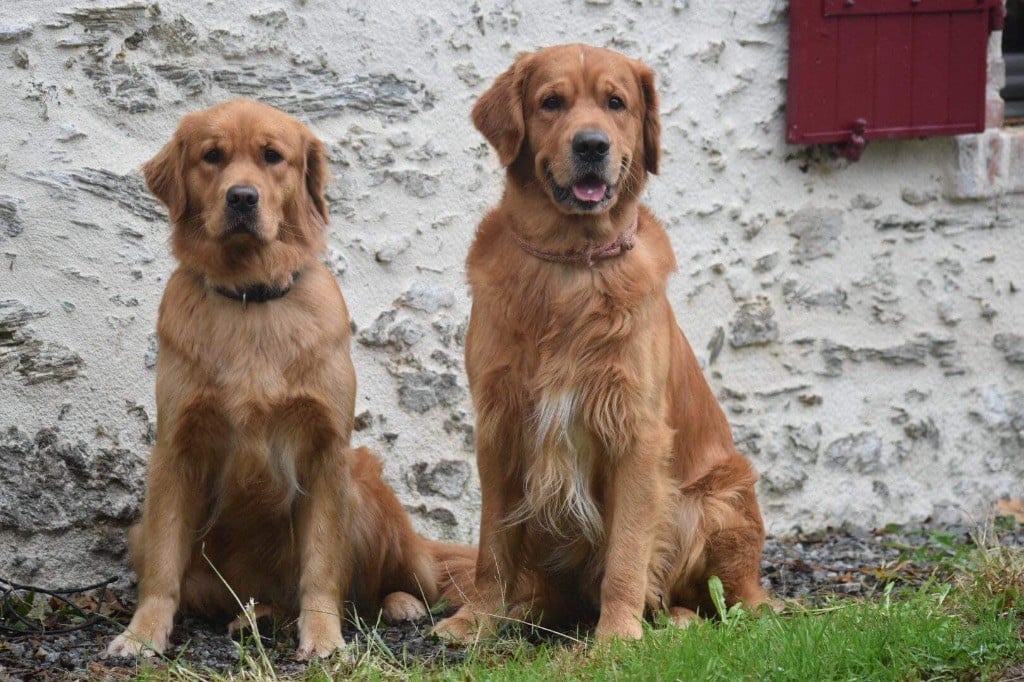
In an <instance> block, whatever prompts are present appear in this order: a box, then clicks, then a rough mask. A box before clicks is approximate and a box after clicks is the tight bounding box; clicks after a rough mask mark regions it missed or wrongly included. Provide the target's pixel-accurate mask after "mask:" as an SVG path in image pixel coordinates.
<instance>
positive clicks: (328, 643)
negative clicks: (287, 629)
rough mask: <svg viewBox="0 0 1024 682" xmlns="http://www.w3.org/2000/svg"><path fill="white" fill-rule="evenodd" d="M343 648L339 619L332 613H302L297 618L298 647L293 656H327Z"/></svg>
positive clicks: (304, 658)
mask: <svg viewBox="0 0 1024 682" xmlns="http://www.w3.org/2000/svg"><path fill="white" fill-rule="evenodd" d="M344 648H345V638H344V637H342V635H341V619H340V618H338V616H337V615H336V614H332V613H303V614H302V617H301V618H300V619H299V648H298V649H297V650H296V651H295V658H297V659H298V660H300V661H305V660H307V659H310V658H327V657H328V656H330V655H331V654H333V653H334V652H335V651H338V650H340V649H344Z"/></svg>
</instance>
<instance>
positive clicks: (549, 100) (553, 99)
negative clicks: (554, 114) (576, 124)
mask: <svg viewBox="0 0 1024 682" xmlns="http://www.w3.org/2000/svg"><path fill="white" fill-rule="evenodd" d="M540 108H541V109H544V110H545V111H558V110H559V109H561V108H562V98H561V97H559V96H558V95H551V96H550V97H545V98H544V101H543V102H541V103H540Z"/></svg>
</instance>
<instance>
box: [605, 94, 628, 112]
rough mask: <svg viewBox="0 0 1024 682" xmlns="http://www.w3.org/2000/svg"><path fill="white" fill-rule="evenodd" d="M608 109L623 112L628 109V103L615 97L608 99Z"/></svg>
mask: <svg viewBox="0 0 1024 682" xmlns="http://www.w3.org/2000/svg"><path fill="white" fill-rule="evenodd" d="M608 108H609V109H611V110H612V111H621V110H622V109H625V108H626V103H625V102H623V101H622V98H621V97H615V96H614V95H613V96H611V97H609V98H608Z"/></svg>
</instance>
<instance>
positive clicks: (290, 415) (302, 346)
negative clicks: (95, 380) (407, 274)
mask: <svg viewBox="0 0 1024 682" xmlns="http://www.w3.org/2000/svg"><path fill="white" fill-rule="evenodd" d="M194 295H195V298H194V299H192V300H191V301H190V302H191V303H192V305H191V306H181V307H180V309H184V310H186V311H188V312H189V313H190V315H188V316H187V318H186V319H184V320H182V319H180V318H181V317H184V316H183V315H181V313H180V309H179V311H176V312H177V314H178V317H179V319H177V320H176V323H175V324H173V325H170V324H168V325H161V326H160V328H161V357H160V361H159V366H158V374H162V373H163V372H164V370H165V369H170V368H165V367H164V365H165V363H175V364H177V365H179V366H180V365H182V364H184V365H188V366H189V367H190V368H191V369H192V372H190V375H191V376H192V377H194V378H195V379H197V380H198V381H197V383H201V384H202V385H203V386H204V389H203V390H202V392H201V395H202V401H201V402H200V403H194V404H193V406H192V407H191V408H187V409H198V410H208V411H209V412H211V414H216V415H217V419H218V420H220V422H221V424H220V426H219V427H218V428H220V429H222V430H223V432H224V433H225V434H226V436H225V438H224V439H223V444H224V447H223V452H218V453H215V457H216V458H217V459H219V460H220V461H222V462H223V466H224V470H223V473H222V476H223V483H222V486H227V488H229V489H234V490H250V491H253V492H254V493H255V492H256V491H259V493H258V494H256V495H254V496H253V498H252V500H251V501H255V500H257V499H261V500H263V501H265V502H266V503H267V504H269V505H270V506H282V507H286V506H288V505H289V504H290V503H291V501H292V500H293V499H294V497H295V495H296V494H298V493H299V492H300V491H301V490H302V485H301V479H302V467H303V461H302V460H303V457H304V456H305V455H308V454H310V453H309V451H310V449H311V443H315V442H317V441H318V440H326V438H320V437H319V435H318V433H317V432H316V431H317V429H320V430H321V431H332V430H334V429H340V425H338V424H336V423H337V422H339V419H338V416H337V412H338V410H339V409H340V406H339V405H332V404H331V403H330V401H329V400H328V399H327V396H326V395H325V392H324V391H323V386H325V385H327V386H329V385H331V384H333V383H336V382H335V379H334V377H335V375H336V374H337V372H334V371H332V369H331V363H330V362H329V361H328V360H326V359H325V358H329V357H331V355H332V354H337V353H339V352H344V350H345V349H344V348H337V347H333V344H330V343H329V341H328V340H327V339H326V338H325V335H324V331H323V330H324V329H325V328H326V327H329V326H330V323H332V322H334V320H330V319H328V320H322V319H313V318H312V314H311V311H309V310H306V309H305V307H304V306H299V305H285V304H284V303H285V302H284V301H282V302H270V303H266V304H250V305H248V306H242V305H241V304H238V303H236V302H234V301H230V302H228V301H226V300H225V301H222V300H220V299H217V298H212V300H211V299H210V298H204V297H202V296H201V295H197V294H194ZM206 296H207V297H212V296H215V294H207V295H206ZM271 306H275V307H273V308H271ZM341 308H342V309H343V304H342V306H341ZM164 314H165V313H164V311H163V310H162V312H161V315H162V316H163V315H164ZM170 333H173V334H174V335H173V336H170V335H169V334H170ZM165 353H166V357H165ZM179 375H180V370H178V369H175V370H174V371H169V372H167V376H179ZM160 383H161V382H160V380H159V377H158V392H159V390H161V387H160V386H159V384H160ZM164 388H165V389H166V390H174V387H164ZM339 392H341V391H339ZM339 398H340V396H339ZM337 402H338V403H339V404H340V403H341V402H343V401H341V400H338V401H337ZM318 424H324V425H327V427H326V429H324V428H321V427H319V426H318ZM346 436H347V434H346ZM229 481H233V483H234V485H230V484H229Z"/></svg>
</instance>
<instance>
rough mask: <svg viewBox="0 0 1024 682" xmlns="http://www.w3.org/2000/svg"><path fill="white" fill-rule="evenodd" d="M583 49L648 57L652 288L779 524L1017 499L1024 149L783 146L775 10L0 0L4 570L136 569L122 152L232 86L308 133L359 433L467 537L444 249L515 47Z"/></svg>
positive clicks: (130, 225)
mask: <svg viewBox="0 0 1024 682" xmlns="http://www.w3.org/2000/svg"><path fill="white" fill-rule="evenodd" d="M575 40H582V41H586V42H590V43H594V44H598V45H604V46H608V47H612V48H616V49H619V50H621V51H624V52H626V53H628V54H630V55H633V56H636V57H640V58H643V59H644V60H646V61H647V62H648V63H649V64H650V65H651V66H653V67H654V69H655V70H656V71H657V73H658V76H659V80H660V90H661V93H662V114H663V117H664V131H665V132H664V139H663V146H664V149H665V156H664V163H663V168H664V171H663V174H662V175H661V176H660V177H657V178H654V179H653V180H652V182H651V183H650V185H649V190H648V200H649V203H650V204H651V206H652V207H653V208H654V209H655V210H656V212H657V213H658V215H660V216H661V217H662V218H663V220H664V221H665V224H666V226H667V228H668V230H669V233H670V236H671V238H672V242H673V245H674V248H675V249H676V255H677V257H678V259H679V263H680V268H679V272H678V274H677V275H676V276H675V278H674V279H673V281H672V286H671V297H672V300H673V303H674V305H675V308H676V311H677V315H678V317H679V320H680V323H681V324H682V326H683V328H684V329H685V331H686V332H687V334H688V336H689V338H690V340H691V342H692V343H693V345H694V347H695V348H696V349H697V352H698V355H699V357H700V359H701V362H702V363H704V365H705V368H706V371H707V373H708V375H709V377H710V379H711V381H712V384H713V386H714V388H715V391H716V393H717V394H718V395H719V396H720V398H721V400H722V403H723V405H724V406H725V408H726V410H727V411H728V414H729V416H730V418H731V420H732V423H733V425H734V428H735V433H736V436H737V441H738V443H739V445H740V447H741V448H742V449H743V450H744V451H745V452H746V453H747V454H749V455H750V457H751V458H752V459H753V460H754V462H755V463H756V465H757V467H758V468H759V469H760V471H761V472H762V474H763V479H762V482H761V487H760V492H761V496H762V500H763V505H764V511H765V516H766V519H767V521H768V523H769V525H770V527H771V529H772V530H773V531H775V532H786V531H789V530H791V529H792V528H794V527H795V526H801V527H803V528H805V529H811V528H815V527H821V526H823V525H826V524H837V523H840V522H843V521H847V522H852V523H856V524H860V525H865V526H871V525H878V524H883V523H887V522H904V521H911V522H912V521H919V520H922V519H924V518H926V517H928V516H932V517H935V518H940V519H952V518H958V519H959V518H964V517H969V516H971V515H977V514H980V513H983V512H984V511H985V510H987V509H988V508H989V507H990V505H991V503H992V502H993V500H994V499H996V498H997V497H999V496H1003V495H1012V496H1017V497H1019V496H1021V492H1022V491H1021V489H1020V481H1021V478H1022V474H1024V388H1022V383H1024V382H1022V379H1024V307H1022V305H1021V301H1020V294H1019V293H1018V288H1019V287H1020V286H1022V285H1024V282H1022V279H1024V277H1022V276H1021V274H1020V272H1021V263H1022V262H1024V238H1022V231H1021V227H1020V224H1019V223H1020V216H1021V207H1022V206H1021V205H1022V200H1021V198H1020V197H1019V196H1017V195H1015V194H1013V191H1014V188H1015V180H1014V179H1013V174H1014V173H1015V172H1016V170H1015V169H1017V168H1018V166H1019V165H1020V159H1021V158H1024V155H1022V152H1021V149H1020V148H1019V147H1017V146H1014V144H1012V143H1011V142H1006V144H1005V145H1004V144H1003V142H1000V144H999V145H998V146H999V148H998V150H995V151H993V150H994V145H993V144H992V143H986V140H987V139H988V138H985V137H974V138H966V139H964V140H961V141H960V142H959V143H955V142H953V141H950V140H949V139H936V140H928V141H909V142H899V143H896V142H890V143H871V144H870V145H869V147H868V149H867V151H866V153H865V155H864V158H863V160H861V161H860V162H859V163H856V164H850V163H849V162H846V161H839V160H835V159H833V158H830V157H829V155H828V154H826V153H823V152H822V151H820V150H819V151H808V150H804V149H800V148H792V147H788V146H786V145H785V144H784V142H783V131H784V105H785V95H784V90H785V74H786V40H787V24H786V4H785V2H783V1H782V0H745V1H741V2H731V3H721V2H708V1H706V0H674V1H672V0H664V1H659V0H650V1H648V2H635V1H633V2H630V1H626V0H585V1H581V0H563V1H561V2H557V3H554V2H542V1H541V0H499V1H490V0H487V1H484V0H481V1H480V2H474V3H462V2H455V1H453V0H438V1H437V2H433V3H416V2H408V1H406V0H402V1H401V2H392V3H363V2H351V3H347V2H328V1H327V0H297V1H292V0H267V2H261V3H255V4H254V3H249V2H240V1H239V0H222V1H221V2H216V3H195V2H190V1H187V0H161V1H160V2H159V4H155V3H153V4H151V3H150V2H147V1H144V0H143V1H139V0H105V1H104V2H93V1H91V0H77V2H76V0H32V1H28V0H7V1H6V2H4V3H3V6H2V8H0V91H2V92H3V93H4V97H3V98H2V99H0V574H7V575H11V576H13V577H19V578H23V579H34V580H45V581H51V582H61V581H75V582H81V581H82V580H85V579H87V578H90V577H97V576H104V575H108V574H111V573H114V572H123V568H122V567H123V551H124V541H123V536H124V529H125V528H126V526H127V524H128V523H130V521H131V520H132V519H133V518H134V516H135V515H136V514H137V510H138V504H139V499H140V495H141V493H142V490H143V486H142V479H143V475H144V469H145V461H146V457H147V453H148V448H149V446H150V444H151V443H152V440H153V433H154V418H155V414H154V407H153V404H154V402H153V383H154V372H153V364H154V361H155V355H156V352H157V349H156V346H155V337H154V333H153V330H154V324H155V315H156V310H157V305H158V302H159V299H160V294H161V291H162V289H163V286H164V283H165V281H166V278H167V276H168V274H169V273H170V272H171V269H172V267H173V262H172V260H171V258H170V257H169V255H168V249H167V247H166V238H167V234H168V228H167V225H166V219H165V214H164V211H163V210H162V209H161V208H160V207H159V206H158V205H157V203H156V202H155V201H154V200H153V199H152V198H151V197H150V196H149V195H148V194H147V192H146V190H145V188H144V186H143V184H142V182H141V179H140V177H139V174H138V168H139V166H140V165H141V163H142V162H143V161H145V160H146V159H147V158H149V157H150V156H151V155H153V154H154V153H155V152H156V150H157V149H158V148H159V147H160V145H161V144H162V143H163V142H164V141H165V140H166V139H167V138H168V136H169V135H170V133H171V131H172V130H173V128H174V126H175V123H176V121H177V119H178V118H179V117H180V116H181V115H182V114H184V113H186V112H188V111H190V110H193V109H197V108H201V107H205V106H208V105H211V104H214V103H216V102H219V101H222V100H224V99H226V98H229V97H232V96H236V95H241V96H249V97H257V98H261V99H263V100H264V101H267V102H269V103H271V104H274V105H276V106H279V107H281V108H283V109H285V110H287V111H289V112H291V113H293V114H295V115H297V116H299V117H300V118H302V119H304V120H305V121H307V122H308V123H310V124H311V125H312V127H313V128H314V129H315V130H316V131H317V132H318V133H319V134H320V135H321V136H322V137H323V139H324V140H325V141H326V142H327V144H328V146H329V149H330V156H331V161H332V168H333V172H334V180H333V182H332V184H331V187H330V199H331V210H332V214H333V217H334V219H333V224H332V225H331V228H330V253H329V256H328V260H329V263H330V266H331V268H332V269H333V271H334V272H335V274H336V275H337V277H338V280H339V282H340V283H341V286H342V289H343V290H344V292H345V295H346V297H347V299H348V302H349V306H350V309H351V311H352V316H353V323H354V326H355V328H356V333H355V337H354V338H355V340H354V343H353V354H354V357H355V363H356V367H357V369H358V373H359V381H360V388H359V394H358V408H357V412H358V432H357V433H356V435H355V438H356V441H357V442H359V443H362V444H368V445H370V446H372V447H373V448H375V449H377V450H378V451H379V452H381V453H382V455H383V456H384V457H385V459H386V461H387V465H386V473H387V476H388V479H389V481H390V482H391V483H392V485H393V486H394V487H395V489H396V490H397V491H398V494H399V495H400V497H401V498H402V500H403V501H404V502H405V504H406V505H407V507H408V509H409V510H410V512H411V513H412V514H413V516H414V518H415V521H416V523H417V525H418V526H419V527H420V528H421V529H422V530H424V531H425V532H427V533H429V534H431V535H433V536H438V537H447V538H453V539H459V540H473V539H474V538H475V534H476V530H477V516H476V515H477V509H478V505H479V492H478V489H477V485H476V475H475V470H474V464H473V456H472V442H473V416H472V412H471V408H470V403H469V399H468V392H467V388H466V378H465V374H464V371H463V367H462V354H463V349H462V340H463V335H464V330H465V325H466V320H467V315H468V311H469V301H468V298H467V291H466V286H465V280H464V271H463V258H464V255H465V253H466V249H467V247H468V244H469V241H470V238H471V236H472V234H473V229H474V226H475V223H476V221H477V219H478V218H479V216H480V215H481V213H482V211H483V210H484V209H485V208H486V207H487V206H488V205H489V204H492V203H493V202H494V201H495V200H496V199H497V198H498V196H499V192H500V186H501V178H502V174H501V171H500V169H499V168H498V165H497V162H496V159H495V157H494V154H493V153H492V152H491V151H490V150H489V149H488V148H487V146H486V145H485V143H484V141H483V139H482V138H481V137H480V135H479V134H477V133H476V131H474V130H473V129H472V126H471V125H470V123H469V120H468V112H469V110H470V108H471V106H472V104H473V102H474V100H475V98H476V97H477V96H478V95H479V93H480V92H481V91H482V90H483V89H484V88H485V87H486V86H487V84H488V83H489V82H490V80H491V79H492V78H493V77H494V76H495V75H496V74H497V73H499V72H500V71H501V70H503V69H504V68H505V67H506V66H507V65H508V64H509V63H510V61H511V59H512V57H513V56H514V54H515V53H516V52H517V51H519V50H524V49H530V48H534V47H538V46H542V45H547V44H551V43H558V42H568V41H575ZM993 135H994V136H995V137H997V138H998V139H1000V140H1003V141H1005V140H1012V136H1011V137H1006V136H1003V135H1000V134H998V133H990V134H989V137H992V136H993ZM972 154H973V156H972ZM986 154H987V155H990V156H991V155H993V154H997V155H998V159H999V163H1000V164H1002V165H999V166H998V170H1000V172H1001V173H1003V175H999V174H996V175H992V174H991V173H989V170H988V169H989V168H990V166H991V165H992V164H987V165H986V162H985V160H984V159H985V158H987V157H986V156H985V155H986ZM979 155H981V156H979ZM979 159H980V160H979ZM971 173H973V174H974V175H972V176H970V177H968V175H966V174H971ZM1016 180H1019V178H1016ZM986 181H988V185H987V186H986V187H985V188H983V190H982V191H973V190H970V188H971V187H974V185H972V184H971V183H972V182H973V183H975V184H977V182H981V183H982V184H984V183H985V182H986ZM964 188H968V189H967V190H964Z"/></svg>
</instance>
